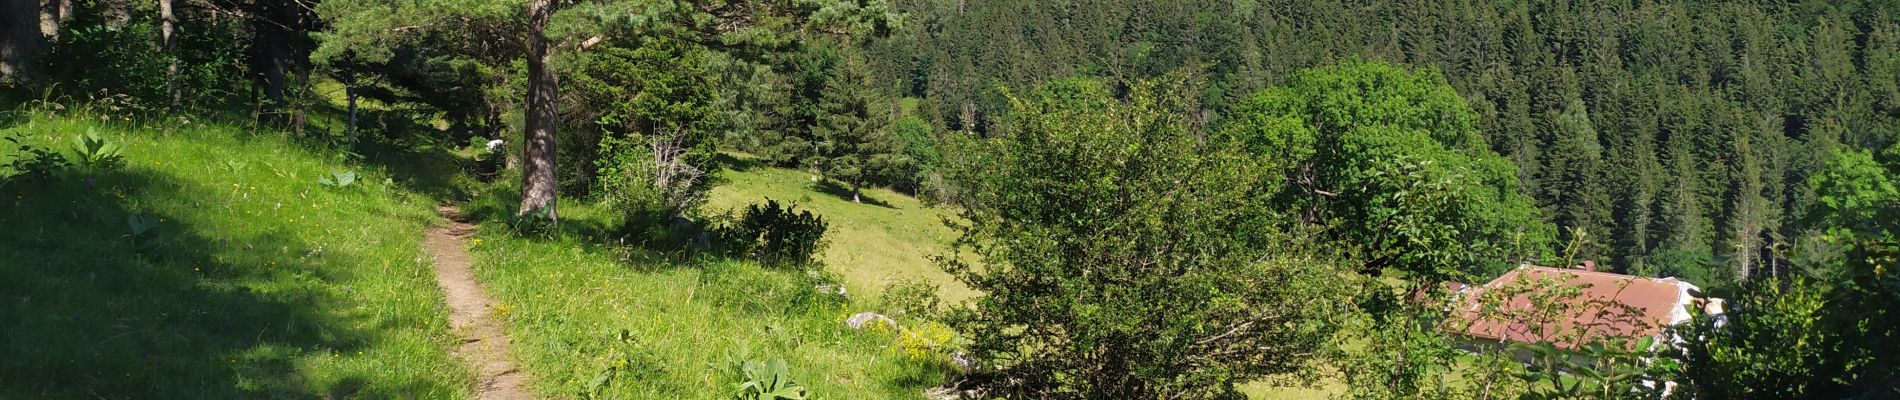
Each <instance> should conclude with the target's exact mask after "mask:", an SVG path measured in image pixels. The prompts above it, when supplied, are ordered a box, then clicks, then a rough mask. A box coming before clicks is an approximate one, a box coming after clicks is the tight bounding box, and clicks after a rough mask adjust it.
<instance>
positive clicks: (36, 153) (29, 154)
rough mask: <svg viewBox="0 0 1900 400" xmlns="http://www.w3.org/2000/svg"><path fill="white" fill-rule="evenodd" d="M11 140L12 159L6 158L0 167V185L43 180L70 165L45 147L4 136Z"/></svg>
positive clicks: (50, 177) (63, 158)
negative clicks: (14, 148) (2, 167)
mask: <svg viewBox="0 0 1900 400" xmlns="http://www.w3.org/2000/svg"><path fill="white" fill-rule="evenodd" d="M4 139H6V141H8V142H13V144H14V146H16V151H14V153H15V155H14V156H13V159H11V160H7V162H6V163H5V164H0V166H4V167H5V168H4V169H0V186H6V185H7V184H9V183H13V182H26V181H45V180H48V179H52V177H53V174H55V173H58V172H59V171H60V170H63V169H66V167H67V166H69V165H71V164H70V163H69V162H68V161H67V160H66V158H65V157H60V155H59V153H57V152H54V151H53V150H50V149H47V148H45V147H40V146H34V145H30V144H26V143H23V142H21V141H20V139H19V138H15V137H6V138H4Z"/></svg>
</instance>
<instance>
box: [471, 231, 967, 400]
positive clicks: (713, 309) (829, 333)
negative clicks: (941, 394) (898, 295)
mask: <svg viewBox="0 0 1900 400" xmlns="http://www.w3.org/2000/svg"><path fill="white" fill-rule="evenodd" d="M501 197H502V198H503V199H504V200H505V198H506V197H507V196H501ZM576 203H579V202H573V201H570V202H568V203H567V204H568V205H565V206H563V211H562V213H563V219H565V220H566V221H567V222H564V224H566V225H568V226H573V227H580V226H591V225H598V224H601V223H603V222H601V221H598V219H600V218H604V217H603V216H601V215H599V214H600V213H596V212H595V209H593V208H592V207H589V206H587V205H585V204H576ZM476 206H477V207H483V206H481V205H476ZM477 239H478V241H477V242H475V245H474V246H473V248H472V250H473V255H474V257H475V259H476V260H477V261H476V269H477V271H478V274H479V276H480V277H481V279H482V281H483V282H484V284H485V285H487V287H488V290H489V292H490V294H491V295H493V296H494V297H495V298H496V300H497V301H498V302H499V303H500V304H499V305H498V306H497V311H498V312H499V313H500V314H501V315H503V316H504V317H505V318H506V320H507V325H508V332H509V335H510V337H511V338H512V339H513V341H514V350H515V354H516V356H517V358H518V359H519V360H521V361H522V364H523V365H524V366H525V368H526V370H527V371H529V373H530V374H531V375H533V376H534V377H535V378H536V379H537V380H538V381H537V382H536V383H535V385H534V386H535V387H536V389H537V391H538V392H540V394H541V395H543V396H546V397H550V398H556V397H561V398H583V397H585V396H587V395H590V394H593V395H600V396H603V398H621V399H670V398H685V399H706V398H719V397H724V396H727V395H728V394H729V393H730V390H731V388H732V386H733V385H734V384H735V383H736V382H735V381H734V380H733V378H732V377H731V376H730V375H729V374H730V373H731V371H732V370H731V368H732V367H731V366H730V365H728V362H729V361H730V360H732V359H733V358H732V354H740V358H750V359H757V360H764V359H767V358H770V357H782V358H784V359H786V360H787V361H788V362H789V364H790V365H791V369H792V372H793V376H794V377H795V378H796V380H797V381H799V382H800V383H802V384H804V385H805V386H806V387H808V388H809V389H810V390H811V392H812V393H813V394H815V395H817V396H819V397H820V398H831V399H902V398H917V397H921V394H922V391H923V390H924V389H925V388H928V387H931V386H934V385H937V384H940V383H941V382H942V381H943V376H944V375H943V374H944V373H945V369H944V366H943V364H941V363H933V362H925V361H918V360H913V359H910V358H907V357H905V356H903V355H900V354H899V352H897V351H895V350H894V349H893V348H892V345H893V344H894V343H895V340H896V339H895V338H894V337H893V336H892V335H891V334H890V333H888V332H864V331H856V330H851V329H848V328H846V327H845V326H844V325H843V324H842V322H843V320H844V318H845V317H846V316H848V315H850V314H851V313H854V312H858V311H865V310H868V309H869V307H867V306H865V305H862V300H845V299H840V298H837V297H835V296H828V295H822V294H819V293H818V291H817V290H816V289H814V287H813V283H814V282H813V278H812V277H811V276H810V275H808V274H807V273H805V272H802V271H788V270H771V269H765V268H762V267H759V266H757V265H756V264H753V263H750V262H740V261H726V260H716V259H715V260H706V261H692V262H685V263H676V262H671V261H642V260H647V259H649V258H648V257H640V256H639V255H638V254H636V253H635V252H638V251H642V250H634V249H631V248H628V247H623V246H618V245H609V244H601V243H597V242H594V241H592V239H590V238H588V237H587V236H585V235H573V234H570V235H561V236H558V237H553V238H549V237H545V236H541V235H532V234H530V235H517V234H515V233H512V232H511V231H510V229H509V228H508V227H507V226H506V225H505V224H502V223H497V222H492V221H491V222H489V223H486V224H484V226H483V229H482V233H481V234H480V235H479V236H478V238H477ZM660 259H663V258H660ZM622 331H625V332H626V333H627V334H626V335H625V337H626V338H627V339H626V340H622V336H621V333H620V332H622ZM603 376H607V378H605V380H604V381H602V380H601V379H602V377H603ZM595 382H604V384H601V385H599V386H596V385H595Z"/></svg>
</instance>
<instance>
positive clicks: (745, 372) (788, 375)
mask: <svg viewBox="0 0 1900 400" xmlns="http://www.w3.org/2000/svg"><path fill="white" fill-rule="evenodd" d="M739 374H740V382H739V385H738V387H737V388H734V389H733V391H734V392H735V393H734V394H733V396H732V398H734V399H737V400H804V399H806V398H807V394H806V393H805V387H804V386H799V384H798V382H796V381H793V380H792V371H791V368H790V367H787V366H786V365H785V359H783V358H778V357H773V358H771V359H769V360H766V361H765V362H759V361H756V360H746V361H744V362H741V363H739Z"/></svg>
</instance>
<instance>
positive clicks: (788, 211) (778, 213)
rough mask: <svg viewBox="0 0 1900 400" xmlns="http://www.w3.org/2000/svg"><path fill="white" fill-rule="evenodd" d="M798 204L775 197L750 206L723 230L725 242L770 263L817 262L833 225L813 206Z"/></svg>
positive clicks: (745, 254) (788, 265)
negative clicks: (798, 207) (799, 206)
mask: <svg viewBox="0 0 1900 400" xmlns="http://www.w3.org/2000/svg"><path fill="white" fill-rule="evenodd" d="M796 208H797V207H796V206H792V205H780V204H779V202H778V201H777V200H772V199H766V200H765V203H764V204H758V203H754V204H752V205H749V206H746V210H745V212H744V213H743V214H740V215H739V219H738V221H735V222H733V223H732V225H731V226H728V227H725V228H724V229H723V230H722V232H720V237H721V242H722V243H723V244H724V245H725V246H727V249H728V251H731V252H733V253H735V254H738V255H741V256H743V257H746V258H749V259H752V260H754V261H758V262H759V263H760V264H764V265H767V266H775V267H798V266H806V265H812V264H815V263H817V262H818V260H817V256H818V254H819V253H820V252H822V251H823V250H824V247H825V244H826V243H825V230H826V229H828V226H829V225H828V224H827V223H826V222H825V219H824V218H822V217H819V216H818V215H817V214H813V213H812V212H811V211H810V210H797V209H796Z"/></svg>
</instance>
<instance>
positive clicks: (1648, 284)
mask: <svg viewBox="0 0 1900 400" xmlns="http://www.w3.org/2000/svg"><path fill="white" fill-rule="evenodd" d="M1695 289H1696V287H1695V285H1691V284H1689V283H1687V282H1682V281H1679V280H1676V279H1675V278H1663V279H1656V278H1644V277H1636V276H1629V275H1622V274H1612V273H1607V272H1596V271H1590V270H1583V269H1563V268H1550V267H1537V266H1529V265H1526V266H1520V267H1518V268H1517V269H1515V270H1512V271H1510V272H1507V273H1505V274H1504V275H1503V276H1499V277H1498V278H1497V279H1494V280H1492V281H1491V282H1490V283H1487V284H1485V285H1484V286H1481V287H1477V288H1474V289H1472V290H1471V291H1470V292H1468V293H1466V294H1465V295H1464V296H1462V300H1461V301H1462V302H1463V305H1464V307H1463V312H1462V313H1460V314H1461V315H1460V316H1461V317H1462V318H1455V319H1454V322H1455V323H1454V324H1453V325H1452V328H1453V329H1454V330H1459V331H1461V332H1460V333H1463V334H1465V335H1467V336H1471V337H1476V338H1481V339H1491V340H1500V341H1512V342H1551V343H1552V344H1556V345H1557V346H1558V347H1563V348H1575V347H1576V346H1577V345H1578V344H1579V343H1589V342H1596V341H1601V340H1604V339H1610V338H1626V339H1636V338H1643V337H1651V336H1656V335H1657V334H1659V333H1662V331H1663V329H1665V328H1666V327H1668V326H1670V325H1674V324H1677V323H1680V322H1682V321H1686V320H1688V319H1689V313H1688V311H1686V310H1685V309H1684V308H1683V307H1684V305H1687V304H1691V302H1692V301H1693V297H1691V296H1690V294H1689V292H1690V291H1691V290H1695ZM1487 294H1489V295H1487ZM1535 298H1542V299H1545V300H1546V303H1547V304H1561V305H1562V306H1557V307H1552V308H1556V309H1555V310H1535V309H1532V304H1533V303H1534V301H1533V299H1535ZM1459 328H1462V329H1459Z"/></svg>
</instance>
